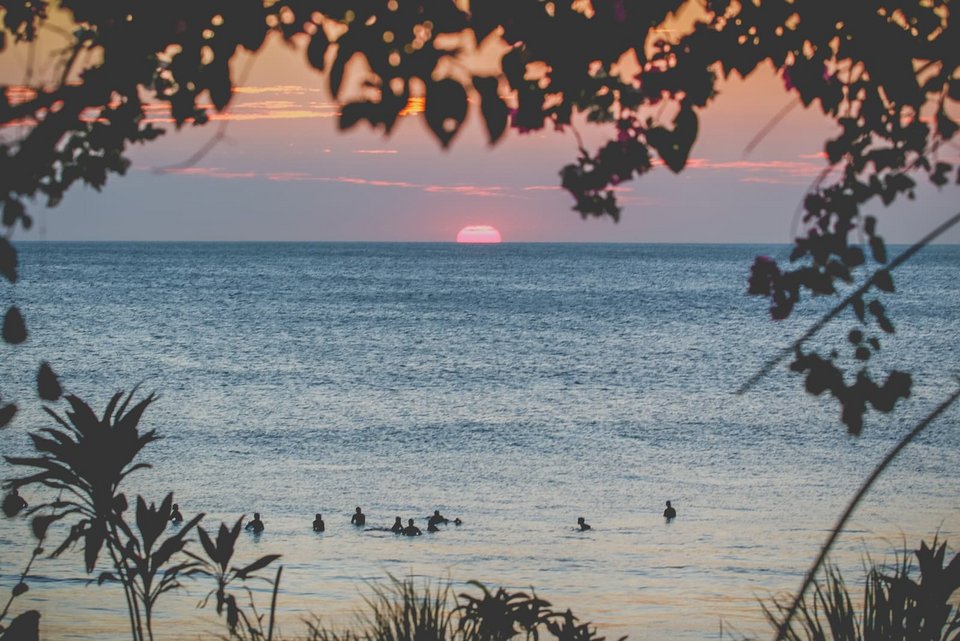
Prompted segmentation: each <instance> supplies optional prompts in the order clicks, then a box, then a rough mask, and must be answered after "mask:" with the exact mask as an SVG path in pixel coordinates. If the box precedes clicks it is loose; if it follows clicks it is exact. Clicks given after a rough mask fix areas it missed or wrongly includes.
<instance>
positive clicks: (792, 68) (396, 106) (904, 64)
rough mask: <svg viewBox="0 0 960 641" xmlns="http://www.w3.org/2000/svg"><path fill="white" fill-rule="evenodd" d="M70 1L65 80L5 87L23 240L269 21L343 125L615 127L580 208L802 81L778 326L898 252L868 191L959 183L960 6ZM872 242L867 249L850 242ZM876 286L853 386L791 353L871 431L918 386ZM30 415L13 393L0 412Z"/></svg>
mask: <svg viewBox="0 0 960 641" xmlns="http://www.w3.org/2000/svg"><path fill="white" fill-rule="evenodd" d="M53 6H54V5H53V4H52V3H50V2H47V1H45V0H0V12H2V16H3V30H0V51H2V49H3V48H4V47H5V46H9V42H10V41H13V42H21V41H33V40H34V39H36V38H37V36H38V34H39V33H41V32H42V31H43V30H44V29H45V27H46V26H47V25H48V24H49V20H50V17H49V12H50V11H51V10H52V7H53ZM56 10H58V11H63V12H65V14H66V16H67V18H68V20H69V21H70V22H71V23H72V24H71V28H72V31H71V32H70V33H69V39H70V45H69V46H68V47H66V48H65V49H64V51H63V54H62V60H61V68H60V73H59V74H57V78H56V79H55V82H53V83H51V84H49V85H43V86H18V87H3V88H2V91H0V126H9V125H12V124H20V125H23V131H25V133H23V135H22V136H20V137H18V138H15V139H13V140H8V141H5V142H2V143H0V201H2V203H0V204H2V207H3V224H4V225H5V227H6V228H7V230H8V235H9V233H10V232H12V230H13V229H14V228H16V227H17V226H23V227H29V226H30V225H31V218H30V215H29V213H28V211H27V207H26V203H27V201H28V200H29V199H31V198H44V199H45V200H46V202H47V204H49V205H55V204H57V203H58V202H60V200H61V199H62V198H63V196H64V193H65V192H66V190H67V189H68V188H69V187H70V186H71V185H73V184H74V183H76V182H83V183H86V184H88V185H90V186H92V187H94V188H95V189H100V188H102V187H103V185H104V184H105V182H106V180H107V177H108V175H109V174H123V173H124V172H125V171H126V170H127V168H128V167H129V161H128V160H127V159H126V157H125V155H124V154H125V151H126V149H127V148H128V146H129V145H130V144H132V143H146V142H149V141H151V140H153V139H155V138H156V137H158V136H159V135H161V133H163V132H162V130H160V129H158V128H156V127H155V126H153V125H151V124H149V123H148V122H146V117H145V113H146V112H145V110H146V108H147V100H149V101H150V102H159V103H165V104H166V105H168V107H169V110H170V113H171V114H172V117H173V119H174V120H175V122H176V126H177V127H182V126H184V125H188V124H189V125H200V124H204V123H206V122H207V121H208V118H209V113H210V112H211V111H223V110H224V109H225V108H227V106H228V105H229V103H230V100H231V97H232V92H233V85H234V79H233V76H232V73H231V67H230V62H231V60H232V59H233V58H234V57H235V56H236V54H237V52H238V51H239V50H241V49H245V50H248V51H257V50H259V49H261V47H262V46H263V44H264V41H265V39H266V38H267V36H269V35H271V34H279V36H280V37H282V38H284V39H286V40H288V41H292V40H294V39H299V40H306V41H307V42H306V46H305V47H304V49H305V57H306V61H305V62H306V64H309V65H311V66H312V67H314V68H316V69H318V70H321V71H323V72H325V74H326V79H327V81H328V83H329V90H330V92H331V94H333V96H334V97H335V98H337V99H338V100H339V101H340V102H341V114H340V121H339V124H340V127H341V128H342V129H349V128H351V127H353V126H355V125H356V124H358V123H360V122H367V123H369V124H370V125H372V126H374V127H377V128H380V129H382V130H383V131H384V132H385V133H387V134H389V133H390V132H391V130H392V129H393V127H394V125H395V123H396V121H397V118H398V116H399V114H400V113H401V111H402V110H403V109H404V108H405V107H406V106H407V104H408V102H409V101H410V99H411V98H423V99H425V104H426V107H425V120H426V122H427V124H428V125H429V127H430V129H431V130H432V132H433V134H434V136H435V137H436V139H437V140H438V142H439V143H440V144H441V145H442V146H443V147H446V146H448V145H450V144H452V142H453V141H454V139H455V138H456V135H457V133H458V132H459V130H460V129H461V126H462V124H463V122H464V120H465V118H466V117H467V114H468V112H469V102H470V98H471V96H474V97H476V98H477V99H478V100H479V112H480V116H481V118H482V119H483V121H484V123H485V124H486V129H487V133H488V136H489V141H490V143H491V144H493V143H496V142H497V141H498V140H500V139H501V137H502V136H503V135H505V133H506V132H507V130H508V129H513V130H516V131H518V132H521V133H522V132H528V131H534V130H540V129H544V128H549V127H552V128H553V129H556V130H564V129H566V128H568V127H571V126H573V124H574V121H575V117H577V116H583V117H585V118H586V120H588V121H590V122H593V123H599V124H601V125H604V126H606V127H608V128H609V132H610V136H609V140H608V142H606V143H605V144H603V145H601V146H600V147H599V148H598V149H596V150H594V151H589V150H587V149H585V148H583V146H582V145H581V146H580V151H579V156H578V157H577V158H576V160H575V162H573V163H570V164H568V165H566V166H565V167H563V168H562V170H561V171H560V177H561V184H562V186H563V187H564V188H565V189H566V190H567V191H568V192H569V193H570V194H571V195H572V196H573V199H574V203H575V204H574V209H576V210H577V211H578V212H580V214H581V215H583V216H584V217H590V216H600V217H604V216H605V217H610V218H613V219H614V220H617V219H619V217H620V215H621V210H620V207H619V205H618V203H617V200H616V196H615V192H614V189H613V188H614V187H616V186H617V185H618V184H620V183H623V182H624V181H628V180H631V179H633V178H634V177H639V176H642V175H644V174H646V173H648V172H650V171H653V170H654V169H656V168H658V167H659V166H661V165H663V166H666V167H667V168H668V169H669V170H670V171H673V172H680V171H682V170H683V169H684V167H685V166H686V164H687V161H688V159H689V157H690V153H691V150H692V148H693V145H694V144H695V142H696V139H697V136H698V134H699V113H700V112H701V111H702V110H703V109H705V108H708V107H709V106H710V103H711V101H712V100H713V98H714V96H715V95H716V94H717V87H718V83H720V82H721V81H722V79H723V78H726V77H728V76H730V75H731V74H738V75H740V76H748V75H750V74H752V73H754V72H755V71H756V70H757V69H758V67H760V66H761V65H763V66H772V67H773V68H774V69H775V70H776V72H777V73H778V74H779V75H780V76H781V77H782V79H783V81H784V89H785V91H786V92H788V93H789V94H791V95H792V96H795V97H796V99H797V100H798V101H799V102H800V103H802V104H803V105H805V106H815V107H816V108H818V109H820V110H822V111H823V113H824V114H826V115H827V116H828V117H830V118H832V119H834V120H835V121H836V123H837V124H838V126H839V128H840V133H839V135H837V136H836V137H835V138H833V139H830V140H826V141H824V147H823V150H824V153H825V155H826V157H827V165H826V166H825V170H824V173H823V175H822V177H821V179H820V180H818V181H817V183H816V184H815V185H814V186H813V187H812V188H811V190H810V192H809V194H808V195H807V197H806V199H805V200H804V202H803V221H804V225H805V231H804V232H803V234H802V235H801V236H800V237H798V238H797V239H796V242H795V246H794V249H793V253H792V255H791V257H790V260H791V265H789V266H785V267H783V266H781V265H778V264H777V263H776V262H774V261H773V260H771V259H769V258H766V257H759V258H758V259H757V260H756V262H755V263H754V265H753V268H752V276H751V279H750V284H749V293H750V294H753V295H757V296H764V297H767V298H769V299H770V314H771V316H772V317H773V318H775V319H782V318H786V317H787V316H789V315H790V314H791V312H792V311H793V310H794V309H795V307H796V306H797V304H799V303H800V302H801V299H802V295H803V293H804V292H806V293H807V294H811V295H831V294H835V293H836V291H837V287H838V286H839V285H840V284H843V283H851V282H853V281H854V275H855V270H856V268H858V267H860V266H863V265H864V264H865V263H867V262H868V261H873V262H874V263H875V264H877V265H884V264H886V263H887V261H888V252H887V248H886V245H885V243H884V240H883V237H882V236H881V235H880V233H879V230H878V228H877V223H876V220H875V218H874V217H872V216H868V215H865V214H864V213H863V211H862V210H863V207H864V205H866V204H867V203H870V202H875V201H879V202H881V203H883V204H884V205H888V204H890V203H892V202H894V201H895V200H897V199H900V198H903V197H906V198H913V197H914V195H915V189H916V186H917V181H918V180H921V179H925V180H928V181H930V182H931V183H933V184H934V185H936V186H938V187H943V186H945V185H947V183H948V182H952V181H960V175H957V176H956V177H955V178H954V170H955V167H954V166H953V165H952V164H951V163H949V162H945V161H944V160H942V159H940V157H939V156H938V150H940V148H941V147H942V146H943V145H944V144H945V143H947V142H949V141H951V140H952V139H953V137H954V136H955V135H956V132H957V129H958V124H957V122H956V120H955V119H954V117H953V115H952V114H956V113H957V110H956V107H957V104H956V103H957V101H958V100H960V78H958V77H957V65H958V60H960V56H958V55H957V47H956V43H957V42H958V40H960V38H958V36H960V27H958V23H957V21H956V20H955V19H952V18H953V16H952V13H951V10H950V5H949V2H948V1H947V0H926V1H925V2H916V3H904V2H899V1H894V0H880V1H878V2H873V3H870V4H869V5H863V4H860V3H823V2H820V1H819V0H766V1H764V2H762V3H754V2H731V1H729V0H702V1H700V2H691V1H689V0H642V1H641V0H563V1H544V0H509V1H508V0H484V1H479V0H474V1H473V2H470V1H469V0H459V1H454V0H419V1H410V0H383V1H376V2H332V1H330V0H269V1H267V0H229V1H227V0H171V1H170V2H162V3H159V2H155V3H149V2H148V3H144V2H135V1H133V0H118V1H116V2H110V3H104V2H96V1H93V0H61V1H60V2H59V4H58V5H57V9H56ZM681 10H689V11H690V12H693V13H695V14H696V19H694V20H686V21H682V22H689V23H690V24H689V25H687V26H685V27H684V28H681V29H678V30H677V31H675V32H673V33H668V32H667V31H666V30H664V29H662V28H661V27H662V25H664V23H665V22H667V21H668V20H671V19H675V18H676V16H677V14H678V13H679V12H680V11H681ZM685 15H689V14H685ZM478 43H479V44H478ZM477 47H480V48H481V50H482V51H484V52H486V54H487V56H488V57H494V58H496V62H498V63H499V65H498V71H496V72H490V71H489V68H488V66H487V65H484V67H483V70H481V69H480V68H479V67H476V68H471V66H470V64H469V61H468V59H467V55H466V54H467V53H470V52H472V51H474V50H476V49H477ZM81 54H83V55H81ZM362 63H365V64H362ZM493 68H494V69H497V65H494V66H493ZM358 69H360V70H359V71H357V70H358ZM348 72H350V73H354V74H357V73H359V75H360V77H359V78H358V79H357V80H358V81H359V82H358V83H353V84H358V85H359V86H360V87H361V89H360V90H359V92H357V93H355V94H354V95H349V96H348V95H346V94H345V84H346V83H345V79H346V78H347V77H348V76H349V73H348ZM858 236H862V237H863V238H865V240H866V242H865V243H864V245H865V248H863V247H861V246H859V245H858V243H857V242H852V241H856V238H857V237H858ZM865 249H866V251H865ZM16 267H17V261H16V253H15V250H14V248H13V247H12V245H10V243H9V242H7V241H6V240H0V272H2V273H3V275H4V276H5V277H6V278H7V279H8V280H10V281H11V282H13V281H15V280H16V276H17V273H16ZM869 285H870V286H869V287H868V288H866V289H865V290H864V292H863V293H862V295H861V296H859V297H857V299H856V300H854V301H853V304H852V309H853V311H854V313H855V315H856V318H857V321H856V322H857V324H858V328H857V329H856V330H855V331H851V332H850V335H849V338H850V340H849V343H850V345H849V346H848V350H849V351H850V352H851V356H852V359H853V360H854V361H855V362H856V363H858V364H859V365H857V366H856V371H855V372H854V374H853V378H854V382H852V383H850V384H848V383H847V382H846V377H845V372H844V371H842V369H841V368H840V367H839V366H838V365H837V364H836V362H835V361H836V358H835V357H834V356H833V355H831V356H828V357H822V356H820V355H818V354H816V353H813V352H811V353H804V352H801V351H799V350H798V353H797V357H796V359H795V361H794V363H793V365H792V367H793V369H794V370H796V371H798V372H801V373H804V374H805V376H806V381H807V390H808V391H809V392H811V393H814V394H819V393H822V392H824V391H827V390H829V391H830V392H831V393H832V394H833V395H834V396H835V397H836V398H837V399H838V400H839V401H840V403H841V405H842V406H843V409H842V412H841V418H842V420H843V421H844V423H845V424H846V425H847V427H848V429H849V430H850V432H852V433H855V434H856V433H859V432H860V430H861V429H862V426H863V416H864V413H865V412H866V409H867V406H868V405H869V406H872V407H874V408H875V409H877V410H880V411H890V410H891V409H892V408H893V407H894V405H895V403H896V401H897V400H898V399H900V398H904V397H907V396H908V395H909V394H910V388H911V383H912V381H911V378H910V376H909V374H908V373H905V372H899V371H892V372H890V373H888V374H887V376H886V378H885V379H884V380H883V381H882V382H875V381H874V380H873V378H872V375H871V373H870V371H869V369H868V367H867V364H868V361H869V360H870V358H871V356H872V355H874V354H875V353H876V352H877V351H878V350H879V349H880V347H881V338H882V337H883V335H884V334H889V333H892V332H893V331H894V323H893V321H892V320H891V319H890V318H889V317H888V316H887V314H886V309H885V307H884V305H883V303H882V302H881V300H880V294H882V293H884V292H892V291H894V288H895V285H894V281H893V278H892V276H891V274H890V273H889V272H888V271H879V272H877V273H875V274H874V275H873V276H872V277H871V279H870V281H869ZM3 335H4V338H5V339H6V340H7V341H8V342H11V343H17V342H19V341H22V340H23V339H24V338H25V337H26V329H25V326H24V323H23V317H22V316H21V314H20V312H19V310H18V309H17V308H16V307H11V308H10V310H9V311H8V312H7V314H6V317H5V321H4V326H3ZM47 387H48V388H49V385H47ZM14 411H15V407H13V406H12V405H8V406H5V407H3V408H2V409H0V419H3V420H4V421H8V420H9V419H10V418H11V417H12V415H13V412H14Z"/></svg>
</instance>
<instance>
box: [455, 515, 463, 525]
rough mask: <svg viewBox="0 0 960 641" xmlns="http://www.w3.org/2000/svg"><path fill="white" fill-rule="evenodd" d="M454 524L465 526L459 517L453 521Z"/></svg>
mask: <svg viewBox="0 0 960 641" xmlns="http://www.w3.org/2000/svg"><path fill="white" fill-rule="evenodd" d="M453 524H454V525H463V521H461V520H460V517H459V516H458V517H457V518H455V519H453Z"/></svg>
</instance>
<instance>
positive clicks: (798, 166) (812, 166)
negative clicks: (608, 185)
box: [655, 158, 824, 177]
mask: <svg viewBox="0 0 960 641" xmlns="http://www.w3.org/2000/svg"><path fill="white" fill-rule="evenodd" d="M655 164H657V163H655ZM687 167H688V168H689V169H712V170H720V171H745V172H757V173H763V172H769V173H774V174H780V175H786V176H805V177H813V176H818V175H820V173H821V172H823V169H824V165H823V163H815V162H800V161H796V160H725V161H713V160H708V159H706V158H691V159H690V160H689V161H687Z"/></svg>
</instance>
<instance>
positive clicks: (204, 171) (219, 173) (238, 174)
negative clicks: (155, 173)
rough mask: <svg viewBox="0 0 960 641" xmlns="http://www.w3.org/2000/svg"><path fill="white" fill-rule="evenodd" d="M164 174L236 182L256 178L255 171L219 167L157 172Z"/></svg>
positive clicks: (175, 168)
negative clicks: (230, 169) (241, 179)
mask: <svg viewBox="0 0 960 641" xmlns="http://www.w3.org/2000/svg"><path fill="white" fill-rule="evenodd" d="M159 171H160V173H164V174H178V175H181V176H204V177H207V178H222V179H226V180H236V179H240V178H257V176H258V174H257V172H255V171H229V170H226V169H223V168H221V167H174V168H170V169H162V170H159Z"/></svg>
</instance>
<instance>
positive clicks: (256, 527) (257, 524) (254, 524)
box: [246, 512, 263, 534]
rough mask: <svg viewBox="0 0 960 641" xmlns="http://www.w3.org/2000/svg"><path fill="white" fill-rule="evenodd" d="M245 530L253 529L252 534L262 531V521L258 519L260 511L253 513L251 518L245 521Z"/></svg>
mask: <svg viewBox="0 0 960 641" xmlns="http://www.w3.org/2000/svg"><path fill="white" fill-rule="evenodd" d="M246 529H247V530H253V533H254V534H260V533H261V532H263V521H261V520H260V513H259V512H254V513H253V520H252V521H250V522H249V523H247V527H246Z"/></svg>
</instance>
